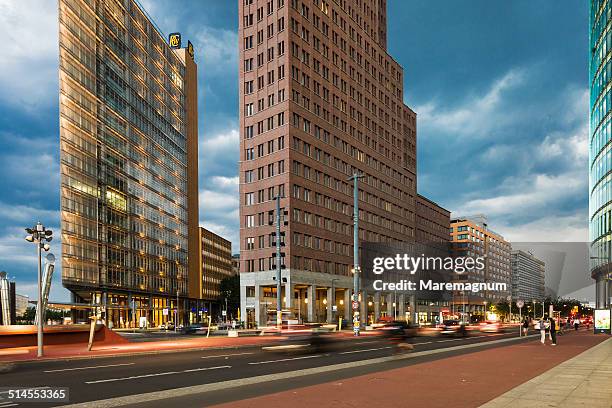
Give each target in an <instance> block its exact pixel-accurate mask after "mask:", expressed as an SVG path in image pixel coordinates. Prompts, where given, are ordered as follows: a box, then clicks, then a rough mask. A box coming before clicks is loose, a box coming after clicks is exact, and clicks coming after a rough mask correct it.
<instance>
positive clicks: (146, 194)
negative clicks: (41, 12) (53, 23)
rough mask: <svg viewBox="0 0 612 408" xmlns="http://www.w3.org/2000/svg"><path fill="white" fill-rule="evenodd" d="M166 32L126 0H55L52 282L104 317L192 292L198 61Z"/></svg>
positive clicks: (132, 315)
mask: <svg viewBox="0 0 612 408" xmlns="http://www.w3.org/2000/svg"><path fill="white" fill-rule="evenodd" d="M167 41H169V39H167V38H166V37H165V36H164V35H163V34H161V32H160V31H159V30H158V29H157V28H156V27H155V25H154V23H153V22H152V21H151V19H150V18H149V17H148V16H147V14H146V12H145V11H144V9H143V8H142V7H141V6H139V4H138V3H137V2H136V1H134V0H60V1H59V45H60V48H59V49H60V72H59V76H60V149H61V151H60V158H61V228H62V283H63V285H64V286H65V287H66V288H68V289H69V290H70V291H71V293H72V294H73V301H75V302H77V303H88V304H92V305H96V306H99V308H98V309H97V312H98V313H99V314H100V315H101V316H102V318H103V319H105V320H106V321H107V323H109V324H110V323H111V322H112V324H113V326H114V327H127V326H129V325H132V324H140V325H142V324H143V322H146V324H147V325H158V324H161V323H163V322H165V321H167V320H168V319H170V320H172V319H173V318H172V316H173V315H174V313H176V310H177V307H178V308H179V309H180V310H181V311H183V310H186V309H187V306H188V303H187V300H188V299H197V298H198V297H199V296H201V294H202V291H201V286H202V281H201V279H200V277H199V273H200V265H199V259H200V258H199V254H198V251H199V248H198V245H199V244H198V240H197V239H191V240H189V239H188V237H190V236H191V237H198V236H199V235H198V186H197V184H198V130H197V65H196V63H195V61H194V55H193V46H192V45H191V43H187V44H185V43H184V42H182V41H181V40H180V38H179V37H177V36H176V35H174V36H172V40H171V42H172V44H171V45H170V44H169V43H168V42H167ZM181 43H182V44H181ZM184 46H187V47H186V48H185V47H184ZM177 297H178V298H179V301H178V303H179V304H177ZM184 315H185V314H183V313H181V314H180V315H179V320H181V321H183V320H184V317H183V316H184ZM81 317H82V318H85V316H84V315H83V316H81ZM77 320H78V319H77ZM135 322H138V323H135Z"/></svg>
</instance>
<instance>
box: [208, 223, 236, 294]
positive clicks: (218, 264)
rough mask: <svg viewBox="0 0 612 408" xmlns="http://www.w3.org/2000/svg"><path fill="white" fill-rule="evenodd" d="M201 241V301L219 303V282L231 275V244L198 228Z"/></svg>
mask: <svg viewBox="0 0 612 408" xmlns="http://www.w3.org/2000/svg"><path fill="white" fill-rule="evenodd" d="M200 236H201V239H202V299H203V300H204V301H205V302H209V303H212V302H215V303H216V302H219V300H220V297H221V292H220V291H219V286H220V284H221V281H222V280H223V279H225V278H229V277H230V276H232V275H233V270H232V243H231V242H230V241H228V240H227V239H225V238H223V237H221V236H219V235H217V234H215V233H214V232H212V231H209V230H207V229H206V228H203V227H200Z"/></svg>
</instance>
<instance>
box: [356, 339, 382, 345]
mask: <svg viewBox="0 0 612 408" xmlns="http://www.w3.org/2000/svg"><path fill="white" fill-rule="evenodd" d="M379 341H380V340H370V341H360V342H358V343H353V344H354V345H355V346H356V345H358V344H370V343H378V342H379Z"/></svg>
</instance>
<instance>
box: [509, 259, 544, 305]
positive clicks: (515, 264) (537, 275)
mask: <svg viewBox="0 0 612 408" xmlns="http://www.w3.org/2000/svg"><path fill="white" fill-rule="evenodd" d="M510 265H511V267H512V299H515V300H519V299H520V300H522V301H524V302H525V303H528V302H533V301H536V302H539V301H542V300H543V299H544V296H545V295H544V276H545V272H546V269H545V267H546V265H545V263H544V261H542V260H540V259H538V258H536V257H535V256H534V255H533V254H532V253H529V252H525V251H521V250H513V251H512V253H511V257H510Z"/></svg>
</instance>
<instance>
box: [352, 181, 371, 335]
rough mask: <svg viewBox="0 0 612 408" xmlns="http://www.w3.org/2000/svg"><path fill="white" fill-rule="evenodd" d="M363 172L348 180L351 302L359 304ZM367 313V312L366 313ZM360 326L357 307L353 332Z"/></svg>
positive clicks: (357, 332)
mask: <svg viewBox="0 0 612 408" xmlns="http://www.w3.org/2000/svg"><path fill="white" fill-rule="evenodd" d="M364 177H365V176H364V175H363V174H359V173H357V172H355V173H353V175H352V176H351V177H349V178H348V180H352V181H353V269H354V271H355V272H354V274H353V302H355V303H357V306H359V187H358V186H357V184H358V182H359V179H360V178H364ZM366 314H367V313H366ZM360 326H361V316H359V309H358V308H357V309H356V310H354V311H353V332H354V334H355V336H359V329H360Z"/></svg>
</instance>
